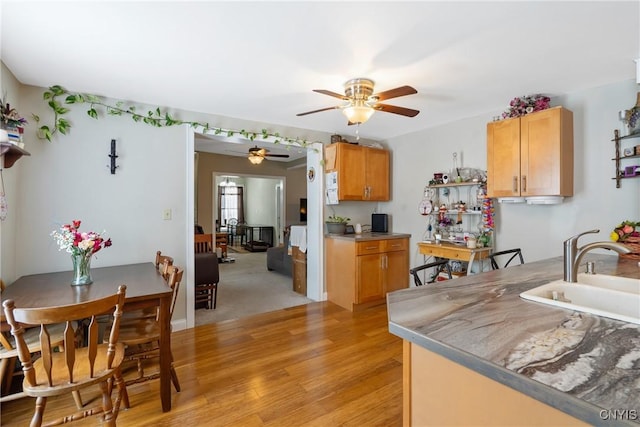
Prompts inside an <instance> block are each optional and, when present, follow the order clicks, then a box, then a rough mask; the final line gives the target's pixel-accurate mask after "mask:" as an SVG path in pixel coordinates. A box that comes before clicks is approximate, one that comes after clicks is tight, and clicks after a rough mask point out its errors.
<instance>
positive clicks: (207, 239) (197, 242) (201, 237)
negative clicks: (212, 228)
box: [193, 233, 213, 254]
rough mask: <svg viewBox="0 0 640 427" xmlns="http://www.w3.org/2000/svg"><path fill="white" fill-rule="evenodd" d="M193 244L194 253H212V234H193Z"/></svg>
mask: <svg viewBox="0 0 640 427" xmlns="http://www.w3.org/2000/svg"><path fill="white" fill-rule="evenodd" d="M193 242H194V246H195V248H194V250H195V253H197V254H201V253H205V252H213V234H211V233H209V234H195V235H194V236H193Z"/></svg>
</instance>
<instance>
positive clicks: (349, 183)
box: [325, 142, 390, 201]
mask: <svg viewBox="0 0 640 427" xmlns="http://www.w3.org/2000/svg"><path fill="white" fill-rule="evenodd" d="M325 172H337V175H338V200H366V201H368V200H371V201H385V200H389V188H390V186H389V151H387V150H382V149H377V148H371V147H365V146H362V145H357V144H348V143H343V142H338V143H335V144H331V145H328V146H327V147H326V148H325Z"/></svg>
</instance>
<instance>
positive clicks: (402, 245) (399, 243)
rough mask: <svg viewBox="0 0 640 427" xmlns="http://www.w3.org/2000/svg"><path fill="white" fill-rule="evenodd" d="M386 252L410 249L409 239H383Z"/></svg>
mask: <svg viewBox="0 0 640 427" xmlns="http://www.w3.org/2000/svg"><path fill="white" fill-rule="evenodd" d="M383 243H384V246H383V250H384V252H393V251H406V250H408V249H409V239H389V240H383Z"/></svg>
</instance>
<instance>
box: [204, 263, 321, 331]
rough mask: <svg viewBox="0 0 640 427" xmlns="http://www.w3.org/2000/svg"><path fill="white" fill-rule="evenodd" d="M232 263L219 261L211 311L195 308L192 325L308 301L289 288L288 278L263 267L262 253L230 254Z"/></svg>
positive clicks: (236, 317)
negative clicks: (216, 290) (215, 304)
mask: <svg viewBox="0 0 640 427" xmlns="http://www.w3.org/2000/svg"><path fill="white" fill-rule="evenodd" d="M229 257H231V258H235V260H236V261H235V262H233V263H222V264H220V283H219V284H218V303H217V307H216V309H215V310H208V309H204V308H199V309H197V310H196V319H195V320H196V326H197V325H203V324H206V323H215V322H221V321H224V320H230V319H238V318H241V317H246V316H250V315H252V314H258V313H265V312H268V311H274V310H280V309H282V308H287V307H294V306H297V305H303V304H307V303H310V302H312V300H310V299H309V298H307V297H305V296H303V295H300V294H298V293H296V292H294V291H293V290H292V286H293V283H292V278H291V277H289V276H285V275H283V274H280V273H276V272H273V271H268V270H267V254H266V252H245V253H234V252H231V251H229Z"/></svg>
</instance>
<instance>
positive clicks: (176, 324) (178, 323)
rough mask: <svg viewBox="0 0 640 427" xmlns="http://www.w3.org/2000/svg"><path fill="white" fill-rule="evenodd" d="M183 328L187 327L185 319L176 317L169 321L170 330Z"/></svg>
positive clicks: (174, 330)
mask: <svg viewBox="0 0 640 427" xmlns="http://www.w3.org/2000/svg"><path fill="white" fill-rule="evenodd" d="M183 329H187V319H178V320H172V321H171V331H172V332H176V331H182V330H183Z"/></svg>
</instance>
